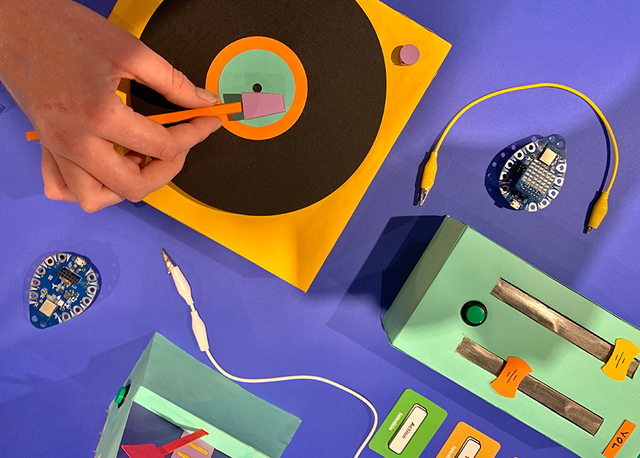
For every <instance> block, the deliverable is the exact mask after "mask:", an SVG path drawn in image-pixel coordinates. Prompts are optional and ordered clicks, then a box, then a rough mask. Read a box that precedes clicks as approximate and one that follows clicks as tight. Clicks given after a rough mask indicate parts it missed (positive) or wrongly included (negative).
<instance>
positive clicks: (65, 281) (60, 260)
mask: <svg viewBox="0 0 640 458" xmlns="http://www.w3.org/2000/svg"><path fill="white" fill-rule="evenodd" d="M99 290H100V276H99V275H98V271H97V270H96V268H95V267H94V266H93V265H92V264H91V262H89V261H88V260H87V259H86V258H83V257H80V256H78V255H76V254H74V253H58V254H55V255H52V256H48V257H47V258H45V260H44V261H42V262H41V263H40V265H39V266H38V267H37V268H36V271H35V272H34V273H33V276H32V278H31V281H30V282H29V292H28V302H29V316H30V318H31V324H32V325H33V326H35V327H36V328H38V329H44V328H48V327H51V326H55V325H56V324H60V323H63V322H65V321H69V320H70V319H72V318H74V317H76V316H78V315H80V314H81V313H82V312H84V311H85V310H86V309H87V308H89V306H90V305H91V304H93V302H94V301H95V299H96V297H97V296H98V292H99Z"/></svg>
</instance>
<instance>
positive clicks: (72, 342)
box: [0, 0, 640, 458]
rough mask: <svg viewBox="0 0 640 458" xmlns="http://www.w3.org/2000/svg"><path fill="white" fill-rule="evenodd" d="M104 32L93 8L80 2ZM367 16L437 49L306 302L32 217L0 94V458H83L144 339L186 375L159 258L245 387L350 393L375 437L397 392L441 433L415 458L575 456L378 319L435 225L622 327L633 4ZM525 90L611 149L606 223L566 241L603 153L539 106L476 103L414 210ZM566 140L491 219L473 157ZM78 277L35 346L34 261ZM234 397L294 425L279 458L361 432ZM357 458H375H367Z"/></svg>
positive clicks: (252, 269)
mask: <svg viewBox="0 0 640 458" xmlns="http://www.w3.org/2000/svg"><path fill="white" fill-rule="evenodd" d="M83 3H85V4H86V5H87V6H89V7H91V8H93V9H95V10H96V11H98V12H100V13H101V14H103V15H107V14H108V12H109V11H110V9H111V7H112V6H113V3H114V2H113V1H101V0H93V1H88V0H86V1H84V2H83ZM387 4H388V5H389V6H391V7H393V8H395V9H397V10H398V11H400V12H401V13H403V14H405V15H407V16H408V17H410V18H412V19H413V20H415V21H416V22H418V23H420V24H422V25H423V26H425V27H427V28H429V29H431V30H433V31H434V32H435V33H436V34H438V35H439V36H441V37H442V38H444V39H445V40H447V41H449V42H450V43H451V44H452V45H453V48H452V50H451V52H450V54H449V56H448V57H447V59H446V60H445V62H444V65H443V66H442V68H441V69H440V72H439V73H438V75H437V76H436V78H435V80H434V81H433V83H432V84H431V86H430V87H429V89H428V90H427V92H426V94H425V96H424V98H423V99H422V101H421V103H420V104H419V106H418V107H417V109H416V111H415V113H414V115H413V117H412V118H411V120H410V121H409V123H408V124H407V126H406V128H405V129H404V131H403V133H402V134H401V136H400V138H399V139H398V141H397V142H396V144H395V146H394V147H393V149H392V150H391V153H390V154H389V156H388V158H387V160H386V162H385V163H384V165H383V166H382V168H381V169H380V172H379V173H378V175H377V176H376V178H375V179H374V181H373V183H372V184H371V186H370V188H369V190H368V191H367V193H366V195H365V196H364V199H363V200H362V202H361V204H360V206H359V207H358V209H357V210H356V212H355V213H354V215H353V218H352V219H351V221H350V222H349V224H348V225H347V227H346V229H345V231H344V233H343V234H342V236H341V237H340V239H339V240H338V242H337V244H336V246H335V248H334V250H333V251H332V253H331V254H330V255H329V258H328V259H327V262H326V263H325V265H324V266H323V268H322V269H321V271H320V273H319V275H318V277H317V279H316V281H315V282H314V283H313V285H312V286H311V288H310V290H309V292H308V293H307V294H303V293H302V292H300V291H298V290H297V289H296V288H294V287H292V286H290V285H288V284H287V283H285V282H283V281H282V280H279V279H278V278H275V277H274V276H272V275H271V274H269V273H268V272H265V271H264V270H262V269H261V268H259V267H256V266H255V265H253V264H252V263H250V262H249V261H247V260H245V259H243V258H241V257H240V256H238V255H236V254H235V253H232V252H230V251H229V250H227V249H226V248H224V247H222V246H220V245H218V244H217V243H215V242H213V241H211V240H209V239H207V238H206V237H204V236H202V235H200V234H198V233H196V232H195V231H193V230H191V229H189V228H187V227H185V226H183V225H182V224H181V223H179V222H176V221H174V220H172V219H171V218H170V217H168V216H166V215H164V214H162V213H160V212H159V211H157V210H155V209H153V208H151V207H150V206H148V205H146V204H144V203H142V204H131V203H122V204H120V205H117V206H115V207H111V208H108V209H105V210H103V211H100V212H98V213H96V214H92V215H89V214H85V213H83V212H82V211H81V210H80V208H79V207H78V206H77V205H73V204H67V203H59V202H52V201H48V200H47V199H46V198H45V197H44V195H43V192H42V180H41V176H40V148H39V146H38V144H37V143H35V142H32V143H27V142H26V141H25V140H24V132H25V131H26V130H29V129H30V127H31V125H30V123H29V121H28V119H27V118H26V117H25V115H24V114H23V113H22V112H21V111H20V109H19V108H18V107H16V105H15V103H14V102H13V101H12V100H11V98H10V96H9V95H8V94H7V92H6V91H5V90H4V88H2V87H0V104H2V105H4V106H5V110H4V111H3V112H2V113H0V139H1V141H0V157H2V160H3V161H4V163H5V166H4V167H3V170H4V173H3V174H2V177H1V178H0V247H1V250H0V254H1V256H2V262H1V263H0V306H1V308H0V310H2V320H1V321H0V422H1V423H2V428H0V447H1V449H2V455H3V456H7V457H13V456H27V455H28V456H50V457H58V456H74V457H76V456H77V457H81V456H82V457H84V456H92V451H93V450H95V447H96V444H97V443H98V440H99V432H100V431H101V429H102V425H103V423H104V420H105V416H106V414H105V409H106V408H107V406H108V405H109V403H110V402H111V401H112V399H113V397H114V396H115V394H116V392H117V390H118V388H119V387H120V385H121V384H122V383H123V382H124V380H125V379H126V377H127V375H128V374H129V372H130V370H131V369H132V367H133V365H134V364H135V362H136V361H137V359H138V357H139V356H140V354H141V352H142V350H143V349H144V348H145V346H146V345H147V343H148V341H149V339H150V337H151V335H152V333H153V332H155V331H158V332H160V333H162V334H164V335H165V336H166V337H167V338H168V339H170V340H171V341H172V342H174V343H175V344H177V345H178V346H180V347H181V348H183V349H185V350H186V351H187V352H189V353H190V354H192V355H194V356H195V357H196V358H198V359H200V360H202V361H205V360H206V358H205V357H204V355H203V354H201V353H200V352H199V351H198V349H197V345H196V343H195V340H194V338H193V337H192V335H191V331H190V324H189V313H188V308H187V306H186V305H185V304H184V302H182V299H181V298H180V297H179V296H178V294H177V293H176V291H175V288H174V286H173V282H172V281H171V279H170V278H169V277H168V276H167V274H166V270H165V266H164V264H163V262H162V257H161V254H160V248H161V247H164V248H166V249H167V250H168V252H169V253H170V254H171V255H172V256H173V258H174V260H175V261H176V262H177V263H178V264H179V265H180V266H181V268H182V270H183V272H184V273H185V275H186V276H187V277H188V279H189V281H190V282H191V286H192V288H193V291H194V297H195V301H196V305H197V306H198V307H199V311H200V315H201V317H202V318H203V319H204V320H205V322H206V323H207V326H208V330H209V339H210V342H211V347H212V352H213V353H214V355H216V356H217V357H218V359H219V361H220V363H221V364H222V366H223V367H225V368H226V369H227V370H228V371H230V372H231V373H234V374H236V375H239V376H244V377H266V376H277V375H286V374H316V375H321V376H324V377H327V378H330V379H333V380H336V381H339V382H341V383H343V384H346V385H347V386H349V387H351V388H354V389H355V390H357V391H360V392H361V393H362V394H364V395H365V396H366V397H368V398H369V399H370V400H371V401H372V402H373V403H374V405H375V406H376V407H377V408H378V411H379V413H380V415H381V417H382V418H384V416H385V415H386V414H387V413H388V411H389V410H390V408H391V407H392V405H393V404H394V403H395V401H396V400H397V399H398V397H399V396H400V395H401V393H402V392H403V391H404V390H405V389H406V388H411V389H413V390H414V391H416V392H418V393H420V394H422V395H423V396H425V397H427V398H428V399H430V400H431V401H433V402H435V403H436V404H438V405H440V406H441V407H443V408H444V409H445V410H446V411H447V412H448V414H449V415H448V417H447V420H446V421H445V423H444V424H443V426H442V427H441V429H440V430H439V431H438V433H437V434H436V435H435V437H434V439H433V440H432V442H431V443H430V444H429V446H428V447H427V449H426V450H425V452H424V453H423V454H422V456H423V457H435V456H436V454H437V453H438V451H439V449H440V447H441V446H442V444H443V443H444V442H445V440H446V438H447V437H448V435H449V433H450V432H451V431H452V430H453V428H454V426H455V425H456V424H457V423H458V422H459V421H465V422H467V423H469V424H471V425H472V426H474V427H475V428H477V429H479V430H481V431H482V432H484V433H485V434H487V435H489V436H490V437H492V438H493V439H495V440H497V441H498V442H500V443H501V444H502V449H501V451H500V453H499V455H498V456H501V457H515V456H519V457H521V458H522V457H532V458H535V457H540V458H542V457H545V458H546V457H550V456H553V457H558V458H568V457H572V456H575V455H574V454H572V453H571V452H569V451H567V450H565V449H564V448H562V447H560V446H559V445H557V444H556V443H555V442H553V441H552V440H550V439H548V438H546V437H544V436H543V435H541V434H539V433H538V432H536V431H534V430H533V429H531V428H529V427H528V426H526V425H525V424H523V423H521V422H519V421H517V420H515V419H513V418H512V417H511V416H509V415H508V414H506V413H504V412H502V411H500V410H498V409H496V408H495V407H493V406H491V405H490V404H488V403H486V402H485V401H483V400H482V399H480V398H478V397H476V396H475V395H473V394H471V393H469V392H468V391H466V390H464V389H463V388H460V387H459V386H457V385H456V384H455V383H453V382H451V381H449V380H448V379H446V378H445V377H443V376H441V375H439V374H438V373H435V372H434V371H432V370H431V369H429V368H427V367H426V366H424V365H422V364H420V363H418V362H417V361H415V360H413V359H412V358H411V357H409V356H407V355H404V354H402V353H401V352H399V351H396V350H394V349H393V348H392V347H391V346H390V345H389V343H388V341H387V339H386V336H385V333H384V331H383V328H382V325H381V322H380V317H381V315H382V313H384V310H385V309H386V308H387V307H388V306H389V304H390V303H391V301H392V300H393V297H394V296H395V294H396V293H397V291H398V289H399V288H400V286H401V285H402V283H403V281H404V280H405V279H406V276H407V275H408V273H409V272H410V271H411V268H412V267H413V264H414V263H415V262H416V260H417V259H418V257H419V255H420V254H421V252H422V251H423V250H424V248H425V246H426V244H427V243H428V241H429V239H430V237H431V235H432V234H433V229H434V226H435V224H437V222H438V221H439V218H436V217H441V216H443V215H445V214H448V215H451V216H452V217H454V218H456V219H459V220H461V221H463V222H465V223H467V224H469V225H471V226H473V227H474V228H475V229H476V230H478V231H479V232H481V233H482V234H484V235H486V236H488V237H489V238H491V239H493V240H494V241H496V242H497V243H499V244H500V245H502V246H504V247H505V248H507V249H509V250H510V251H512V252H513V253H515V254H517V255H518V256H520V257H522V258H523V259H525V260H526V261H528V262H529V263H531V264H533V265H534V266H536V267H538V268H539V269H541V270H543V271H544V272H546V273H548V274H549V275H551V276H553V277H555V278H556V279H558V280H559V281H561V282H563V283H565V284H566V285H568V286H569V287H571V288H573V289H575V290H576V291H578V292H579V293H581V294H583V295H584V296H586V297H588V298H589V299H591V300H593V301H595V302H596V303H598V304H600V305H602V306H603V307H605V308H607V309H608V310H610V311H611V312H613V313H615V314H616V315H618V316H620V317H621V318H623V319H625V320H627V321H629V322H630V323H633V324H634V325H636V326H638V325H640V310H639V309H638V306H637V299H636V298H637V279H638V274H639V273H640V256H639V250H638V243H639V242H638V237H637V229H636V228H637V225H638V223H639V222H640V205H639V203H640V186H639V183H638V180H637V176H638V174H639V173H640V159H639V156H638V151H637V149H638V148H637V145H638V143H640V117H639V115H638V108H640V91H639V90H638V89H639V88H640V28H639V27H638V26H637V18H638V17H640V4H638V3H637V2H634V1H627V2H617V3H616V4H615V6H608V4H606V3H605V2H595V1H591V2H584V1H566V2H557V1H535V2H534V1H528V2H501V1H485V2H470V1H422V0H420V1H419V0H393V1H388V2H387ZM538 82H555V83H560V84H565V85H568V86H571V87H573V88H575V89H577V90H579V91H581V92H583V93H585V94H586V95H587V96H588V97H590V98H591V99H592V100H593V101H595V102H596V103H597V104H598V106H599V107H600V109H601V110H602V111H603V112H604V113H605V115H606V116H607V118H608V120H609V122H610V123H611V126H612V128H613V130H614V133H615V134H616V137H617V140H618V145H619V148H620V153H621V159H620V170H619V174H618V179H617V181H616V183H615V186H614V187H613V190H612V193H611V197H610V205H609V214H608V216H607V217H606V218H605V220H604V221H603V223H602V225H601V227H600V228H599V229H597V230H594V231H593V232H592V233H591V234H589V235H585V234H584V233H583V227H584V224H585V218H586V214H587V208H588V206H589V205H590V203H591V201H592V200H593V198H594V196H595V194H596V191H597V190H598V189H599V187H600V186H601V184H602V182H603V175H604V173H605V170H608V166H609V164H608V161H607V148H608V142H607V141H606V139H605V136H604V134H603V128H602V126H601V124H600V122H599V120H598V118H597V116H596V115H595V114H594V113H593V111H592V110H591V109H590V108H589V107H588V106H587V105H586V104H585V103H584V102H583V101H582V100H580V99H579V98H577V97H575V96H574V95H571V94H568V93H565V92H562V91H559V90H556V89H537V90H531V91H525V92H520V93H515V94H509V95H504V96H501V97H498V98H496V99H492V100H489V101H486V102H484V103H482V104H480V105H479V106H477V107H475V108H473V109H472V110H470V111H469V112H468V113H467V114H465V115H464V116H463V117H462V118H461V119H460V121H459V122H458V123H457V124H456V126H455V127H454V128H453V130H452V131H451V133H450V134H449V136H448V137H447V139H446V141H445V143H444V145H443V147H442V149H441V152H440V153H441V154H440V161H439V172H438V176H437V179H436V184H435V187H434V189H433V190H432V191H431V193H430V195H429V197H428V199H427V202H426V203H425V206H424V207H417V206H416V205H415V193H416V182H417V181H416V180H417V179H418V177H419V172H420V165H421V163H423V161H424V159H425V153H426V152H427V151H429V149H430V148H431V146H432V145H433V143H434V141H435V140H436V138H437V135H438V133H439V132H440V131H441V129H442V128H443V127H444V125H445V124H446V123H447V121H449V119H450V118H451V117H452V116H453V115H454V114H455V113H456V112H457V111H458V110H459V109H460V108H462V107H463V106H464V105H465V104H467V103H468V102H470V101H472V100H474V99H476V98H477V97H480V96H482V95H484V94H487V93H489V92H491V91H494V90H497V89H502V88H505V87H510V86H516V85H521V84H530V83H538ZM552 133H557V134H560V135H562V136H564V137H565V139H566V141H567V157H568V171H567V177H566V181H565V185H564V187H563V189H562V192H561V193H560V195H559V196H558V198H557V199H556V200H555V201H554V202H553V203H552V204H551V205H550V206H549V207H548V208H546V209H544V210H543V211H541V212H539V213H537V214H528V213H524V212H515V211H510V210H508V209H505V208H501V207H499V206H497V205H495V203H494V201H493V199H492V198H491V196H490V195H489V193H488V192H487V190H486V187H485V175H486V174H487V169H488V167H489V165H490V163H491V160H492V158H493V157H494V156H495V155H496V154H497V153H498V152H499V151H500V150H502V149H503V148H505V147H507V146H509V145H510V144H511V143H512V142H514V141H516V140H518V139H522V138H525V137H527V136H530V135H532V134H539V135H550V134H552ZM58 251H73V252H77V253H80V254H83V255H85V256H88V257H89V258H90V259H91V260H92V261H93V262H94V263H95V264H96V266H97V267H98V269H99V271H100V273H101V275H102V285H103V289H102V291H101V293H100V296H99V299H98V301H97V302H96V303H95V304H94V305H93V306H92V308H91V309H90V310H89V311H88V312H87V313H86V314H84V315H82V316H81V317H78V318H77V319H74V320H72V321H71V322H69V323H66V324H64V325H60V326H56V327H54V328H51V329H48V330H45V331H40V330H37V329H35V328H34V327H32V326H31V325H30V324H29V322H28V317H27V313H26V310H27V304H26V302H27V301H26V290H27V284H28V281H29V278H30V276H31V274H32V272H33V270H34V268H35V266H36V265H37V264H38V263H39V262H40V261H41V260H42V259H43V258H44V257H45V256H46V255H48V254H51V253H55V252H58ZM246 388H247V389H248V390H250V391H251V392H253V393H255V394H256V395H258V396H260V397H262V398H264V399H265V400H267V401H269V402H271V403H273V404H275V405H277V406H279V407H281V408H283V409H285V410H287V411H289V412H291V413H293V414H295V415H297V416H298V417H300V418H301V419H302V420H303V422H302V425H301V427H300V429H299V430H298V433H297V434H296V436H295V437H294V440H293V441H292V443H291V444H290V446H289V447H288V449H287V451H286V452H285V454H284V456H285V457H311V458H313V457H341V456H345V457H349V456H353V453H354V452H355V450H356V449H357V447H358V446H359V444H360V443H361V441H362V440H363V439H364V437H365V435H366V433H367V432H368V429H369V427H370V425H371V421H372V417H371V415H370V414H369V413H368V410H367V408H366V407H365V406H364V405H362V404H361V403H360V402H359V401H357V400H355V399H353V398H351V397H349V396H348V395H346V394H344V393H342V392H341V391H338V390H336V389H334V388H331V387H328V386H325V385H320V384H317V383H314V382H290V383H287V384H270V385H251V386H246ZM361 456H363V457H375V456H378V455H377V454H376V453H374V452H372V451H370V450H368V449H367V450H365V452H364V453H363V454H362V455H361Z"/></svg>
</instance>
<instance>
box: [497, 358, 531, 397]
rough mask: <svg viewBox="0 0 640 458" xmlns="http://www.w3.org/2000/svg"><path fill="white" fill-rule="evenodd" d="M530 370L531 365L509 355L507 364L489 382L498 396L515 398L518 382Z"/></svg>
mask: <svg viewBox="0 0 640 458" xmlns="http://www.w3.org/2000/svg"><path fill="white" fill-rule="evenodd" d="M531 371H532V369H531V367H529V365H528V364H527V363H526V362H525V361H523V360H522V359H520V358H516V357H515V356H509V358H507V364H505V365H504V368H502V372H500V375H498V377H497V378H496V379H495V380H494V381H493V382H491V387H492V388H493V389H494V390H495V391H496V393H498V394H499V395H500V396H504V397H505V398H515V397H516V391H518V387H519V386H520V382H522V379H523V378H525V377H526V376H527V375H528V374H530V373H531Z"/></svg>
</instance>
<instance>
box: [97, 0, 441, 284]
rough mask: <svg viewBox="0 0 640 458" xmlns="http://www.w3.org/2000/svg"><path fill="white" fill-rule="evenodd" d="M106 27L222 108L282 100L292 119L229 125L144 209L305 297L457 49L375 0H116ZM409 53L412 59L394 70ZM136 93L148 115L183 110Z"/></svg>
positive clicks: (229, 120) (229, 119)
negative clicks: (249, 97) (131, 39)
mask: <svg viewBox="0 0 640 458" xmlns="http://www.w3.org/2000/svg"><path fill="white" fill-rule="evenodd" d="M220 17H224V18H225V20H224V22H225V27H224V30H221V29H220V28H219V27H217V26H216V25H215V24H217V23H218V22H219V18H220ZM109 19H110V20H111V21H112V22H114V23H115V24H117V25H119V26H120V27H122V28H123V29H125V30H127V31H129V32H131V33H132V34H134V35H135V36H138V37H140V38H141V40H142V41H143V42H145V43H146V44H147V45H148V46H150V47H151V48H152V49H153V50H155V51H156V52H158V53H159V54H161V55H162V56H163V57H165V58H166V59H167V60H168V61H169V62H170V63H172V64H173V65H174V66H175V67H176V68H179V69H180V70H181V71H183V72H184V73H185V74H186V75H187V76H188V77H189V78H190V79H191V80H192V81H193V82H194V83H195V84H197V85H205V87H206V88H207V89H209V90H211V91H212V92H215V93H217V94H219V95H220V98H221V101H222V102H223V103H225V104H226V103H233V102H237V101H238V100H239V99H238V98H239V97H240V94H241V93H242V92H246V93H248V92H265V93H278V94H283V95H284V102H285V112H284V113H279V114H274V115H270V116H266V117H263V118H259V119H254V120H246V119H241V118H239V117H237V116H233V115H225V116H222V119H223V127H224V129H221V130H220V131H218V132H216V134H215V135H212V136H211V137H209V138H208V139H207V140H206V141H204V142H203V143H202V144H200V145H197V146H196V147H194V148H193V149H192V150H191V152H190V154H189V156H188V158H187V162H186V164H185V166H184V168H183V170H182V172H180V174H178V176H176V178H175V179H174V180H173V182H172V183H171V184H169V185H168V186H166V187H164V188H162V189H160V190H159V191H157V192H155V193H153V194H151V195H150V196H148V198H147V199H145V201H146V202H148V203H149V204H150V205H152V206H154V207H156V208H158V209H159V210H161V211H163V212H165V213H166V214H168V215H170V216H171V217H173V218H175V219H177V220H179V221H181V222H183V223H184V224H186V225H188V226H190V227H192V228H193V229H195V230H197V231H198V232H200V233H202V234H204V235H206V236H207V237H209V238H211V239H213V240H215V241H217V242H219V243H221V244H222V245H224V246H226V247H228V248H229V249H231V250H233V251H235V252H236V253H238V254H240V255H241V256H244V257H245V258H247V259H249V260H250V261H252V262H254V263H256V264H258V265H259V266H261V267H263V268H264V269H266V270H268V271H269V272H272V273H273V274H275V275H277V276H278V277H280V278H282V279H284V280H285V281H287V282H289V283H291V284H293V285H294V286H296V287H298V288H300V289H302V290H304V291H306V290H307V289H308V288H309V286H310V285H311V283H312V281H313V279H314V277H315V276H316V274H317V272H318V271H319V269H320V267H321V266H322V264H323V263H324V261H325V259H326V257H327V256H328V254H329V252H330V251H331V249H332V248H333V246H334V244H335V242H336V241H337V239H338V237H339V236H340V233H341V232H342V230H343V229H344V227H345V226H346V224H347V222H348V220H349V218H350V217H351V215H352V214H353V212H354V210H355V208H356V206H357V205H358V203H359V202H360V200H361V198H362V196H363V195H364V193H365V191H366V189H367V187H368V185H369V183H371V181H372V180H373V177H374V176H375V174H376V172H377V171H378V169H379V168H380V166H381V165H382V162H383V161H384V159H385V157H386V155H387V154H388V153H389V150H390V149H391V147H392V145H393V143H394V142H395V140H396V138H397V137H398V135H399V134H400V132H401V131H402V129H403V127H404V125H405V124H406V122H407V121H408V120H409V117H410V116H411V113H412V112H413V110H414V108H415V107H416V105H417V104H418V102H419V101H420V99H421V97H422V95H423V94H424V92H425V90H426V88H427V86H428V85H429V83H430V82H431V80H432V79H433V77H434V76H435V74H436V72H437V70H438V68H439V67H440V65H441V63H442V61H443V60H444V57H445V56H446V54H447V52H448V50H449V48H450V45H449V44H448V43H446V42H445V41H443V40H442V39H440V38H438V37H437V36H436V35H435V34H433V33H432V32H430V31H429V30H427V29H425V28H424V27H422V26H420V25H418V24H416V23H415V22H413V21H411V20H410V19H408V18H407V17H405V16H403V15H402V14H400V13H397V12H396V11H394V10H392V9H390V8H389V7H387V6H385V5H384V4H382V3H380V2H379V1H377V0H357V1H356V0H336V1H332V2H311V3H304V4H303V3H299V4H298V3H292V2H284V1H281V0H246V1H243V2H227V3H220V2H208V1H205V0H202V1H199V2H198V1H194V2H190V3H189V5H188V7H187V5H185V4H184V2H180V1H175V0H165V1H164V2H162V1H158V0H119V1H118V2H117V3H116V5H115V7H114V9H113V12H112V14H111V15H110V17H109ZM311 30H312V31H313V33H309V31H311ZM407 45H412V46H414V47H415V48H416V49H417V50H418V51H419V58H418V59H417V61H415V62H414V63H413V64H412V65H406V64H405V65H402V64H401V63H400V62H394V60H393V59H392V54H393V53H394V51H395V50H396V49H397V48H398V47H399V46H407ZM409 51H411V48H410V47H409V48H407V52H405V54H407V56H406V59H407V60H408V61H411V60H414V59H415V58H416V53H410V52H409ZM407 63H408V62H407ZM130 95H131V97H130V99H129V103H130V104H131V105H132V106H133V108H134V109H135V110H136V111H139V112H141V113H143V114H145V115H154V114H160V113H162V112H165V111H176V107H174V106H173V107H172V106H170V105H169V104H168V103H167V102H166V101H165V100H164V99H162V97H158V94H154V93H153V92H152V91H149V90H148V89H147V88H144V87H142V86H140V85H137V84H135V83H132V87H131V94H130Z"/></svg>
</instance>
